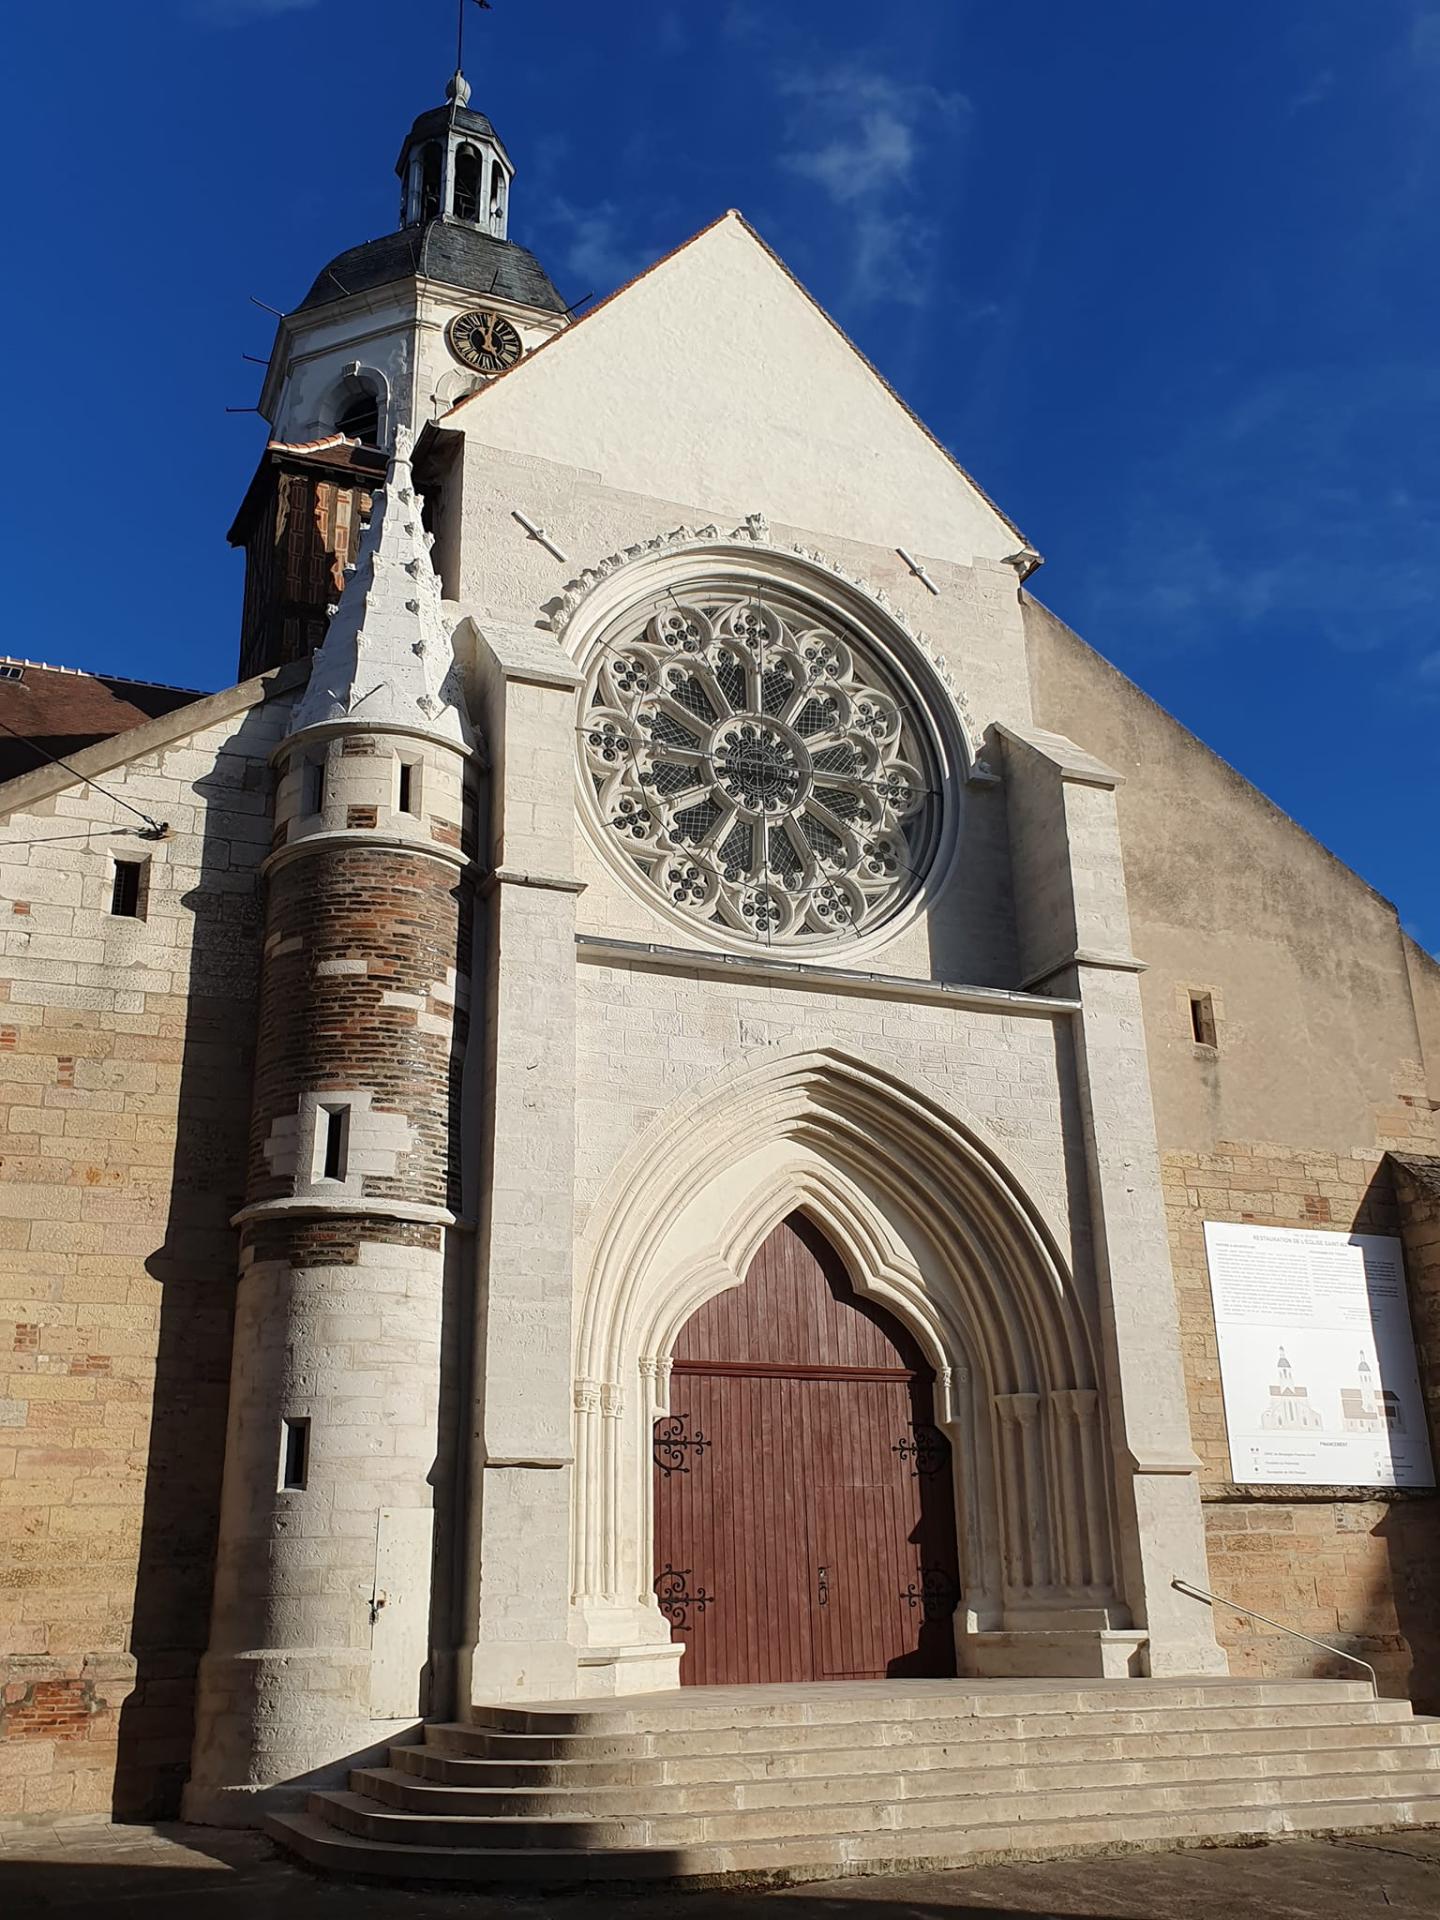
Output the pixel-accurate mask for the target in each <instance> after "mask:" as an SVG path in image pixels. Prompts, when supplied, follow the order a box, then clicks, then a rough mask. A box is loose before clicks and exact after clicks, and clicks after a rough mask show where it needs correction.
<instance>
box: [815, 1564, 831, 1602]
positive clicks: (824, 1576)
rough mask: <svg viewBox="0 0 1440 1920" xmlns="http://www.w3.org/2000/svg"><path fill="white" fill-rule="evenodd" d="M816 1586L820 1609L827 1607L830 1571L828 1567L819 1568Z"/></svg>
mask: <svg viewBox="0 0 1440 1920" xmlns="http://www.w3.org/2000/svg"><path fill="white" fill-rule="evenodd" d="M817 1584H818V1587H819V1594H820V1604H821V1606H822V1607H828V1606H829V1604H830V1569H829V1568H828V1567H821V1569H820V1573H819V1579H818V1582H817Z"/></svg>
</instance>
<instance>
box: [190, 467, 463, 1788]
mask: <svg viewBox="0 0 1440 1920" xmlns="http://www.w3.org/2000/svg"><path fill="white" fill-rule="evenodd" d="M474 751H475V750H474V746H473V743H472V740H471V735H470V729H469V725H468V722H467V719H466V717H465V711H464V703H463V698H462V696H461V694H460V692H459V688H458V676H457V673H456V669H455V665H454V658H453V651H452V647H451V643H450V640H449V637H448V635H447V632H446V629H445V627H444V624H443V619H442V614H441V607H440V587H439V582H438V580H437V579H436V577H435V574H434V571H433V569H432V567H431V564H430V558H429V541H428V537H427V535H426V534H425V533H424V531H423V530H422V527H421V523H420V504H419V501H418V499H417V498H416V495H415V493H414V489H413V483H412V479H411V474H410V466H409V437H408V435H406V434H403V433H402V435H401V436H400V437H399V438H398V439H397V447H396V452H395V456H394V458H393V460H392V461H391V465H390V471H389V474H388V477H387V480H386V484H385V488H384V490H383V492H382V493H379V494H377V496H376V499H375V504H374V509H373V515H372V519H371V523H370V526H369V528H368V529H367V531H366V534H365V537H364V539H363V541H362V544H361V548H360V552H359V555H358V558H357V561H356V565H355V569H354V572H353V574H352V576H351V578H350V580H349V581H348V583H347V586H346V589H345V593H344V596H343V598H342V600H341V603H340V606H339V609H338V611H337V612H336V614H335V616H334V619H333V620H332V622H331V625H330V629H329V633H328V636H327V638H326V641H325V644H324V646H323V647H322V648H321V650H320V652H319V653H318V655H317V656H316V659H315V662H314V667H313V670H312V674H311V679H310V683H309V687H308V689H307V691H306V692H305V694H304V695H303V696H302V698H301V700H300V702H299V704H298V706H297V708H296V711H295V715H294V719H293V722H292V726H291V730H290V732H289V734H288V735H287V737H286V739H285V740H284V742H283V743H282V745H281V747H280V748H279V750H278V751H277V754H276V771H277V779H278V785H277V793H276V804H275V846H274V850H273V852H272V853H271V855H270V858H269V861H268V863H267V884H268V898H267V907H266V939H265V953H264V977H263V983H262V990H261V1006H260V1019H259V1032H258V1046H257V1060H256V1069H255V1097H254V1109H253V1116H252V1124H251V1143H250V1164H249V1181H248V1189H247V1195H246V1204H245V1206H244V1208H243V1209H242V1211H241V1213H240V1215H239V1217H238V1218H239V1224H240V1227H241V1251H240V1270H239V1284H238V1291H237V1296H236V1315H235V1336H234V1352H233V1360H232V1371H231V1388H230V1415H229V1429H228V1436H227V1442H226V1459H225V1483H224V1494H223V1501H222V1510H221V1523H220V1544H219V1552H218V1560H217V1567H216V1576H215V1598H214V1610H213V1616H212V1623H211V1639H210V1647H209V1651H208V1653H207V1655H206V1657H205V1660H204V1662H203V1664H202V1668H201V1689H200V1700H199V1708H198V1716H197V1733H196V1743H195V1753H194V1763H193V1772H192V1779H191V1784H190V1786H189V1788H188V1790H187V1797H186V1812H187V1816H188V1817H189V1818H191V1819H199V1820H204V1821H210V1822H221V1823H232V1822H244V1821H247V1820H250V1819H253V1818H254V1805H255V1797H256V1795H257V1794H267V1796H268V1797H271V1798H273V1797H277V1795H276V1790H277V1789H284V1788H285V1787H286V1786H287V1785H290V1786H292V1787H294V1786H298V1783H300V1782H302V1781H304V1780H305V1779H306V1778H307V1776H308V1777H309V1778H311V1779H314V1778H315V1777H317V1776H323V1775H324V1774H325V1773H326V1772H327V1770H334V1769H335V1768H336V1767H337V1765H339V1764H340V1763H343V1762H344V1761H345V1760H346V1758H347V1757H349V1756H352V1755H354V1754H356V1753H359V1752H363V1751H364V1750H366V1749H367V1748H370V1747H373V1746H375V1745H376V1744H377V1743H379V1742H382V1741H383V1740H384V1739H386V1738H387V1737H388V1736H391V1735H393V1734H394V1732H395V1731H396V1730H397V1729H399V1728H401V1727H405V1726H408V1725H412V1724H413V1723H414V1722H415V1721H416V1720H417V1719H418V1718H419V1717H420V1715H421V1714H422V1713H423V1712H424V1711H425V1709H426V1707H427V1706H428V1704H429V1701H430V1695H431V1689H432V1683H433V1674H432V1662H433V1656H432V1653H431V1646H432V1640H433V1638H434V1636H433V1635H432V1631H431V1608H432V1593H431V1588H432V1563H433V1559H434V1549H433V1519H434V1512H433V1506H434V1486H435V1482H436V1479H437V1453H438V1415H439V1401H440V1374H441V1348H442V1341H441V1300H442V1279H443V1272H444V1266H445V1254H446V1235H447V1229H449V1228H450V1227H451V1226H452V1225H453V1224H454V1222H455V1218H456V1213H457V1211H458V1204H459V1203H458V1178H457V1164H456V1161H457V1151H458V1125H457V1124H456V1121H457V1117H458V1108H459V1074H460V1060H461V1052H462V1048H463V1041H464V1028H465V1020H466V1016H465V1012H464V1010H463V1007H458V1008H457V997H458V998H459V999H460V1000H461V1001H463V1000H464V998H465V994H466V986H467V983H468V975H469V966H470V956H469V941H470V933H471V927H472V918H473V914H472V906H471V891H472V881H471V874H470V866H471V859H470V851H469V837H470V836H469V833H468V831H467V830H466V828H465V825H464V823H465V822H466V820H467V811H466V809H467V804H468V799H469V794H468V783H469V780H470V777H471V775H470V764H471V762H472V760H473V759H474ZM440 1611H441V1612H442V1613H443V1611H444V1601H443V1596H442V1597H441V1599H440ZM279 1797H283V1794H281V1795H280V1796H279Z"/></svg>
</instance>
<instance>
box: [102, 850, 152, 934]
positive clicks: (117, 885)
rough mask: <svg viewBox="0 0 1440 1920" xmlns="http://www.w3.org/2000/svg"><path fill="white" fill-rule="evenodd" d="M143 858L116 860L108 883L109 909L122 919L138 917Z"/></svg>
mask: <svg viewBox="0 0 1440 1920" xmlns="http://www.w3.org/2000/svg"><path fill="white" fill-rule="evenodd" d="M144 864H145V863H144V861H143V860H117V861H116V862H115V873H114V877H113V879H112V881H111V883H110V911H111V913H114V914H118V915H119V916H120V918H121V919H122V920H138V919H139V917H140V869H141V868H142V867H143V865H144Z"/></svg>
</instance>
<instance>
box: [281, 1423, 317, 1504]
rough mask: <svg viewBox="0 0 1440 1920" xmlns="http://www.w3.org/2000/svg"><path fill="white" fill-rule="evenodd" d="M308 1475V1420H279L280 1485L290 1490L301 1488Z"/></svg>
mask: <svg viewBox="0 0 1440 1920" xmlns="http://www.w3.org/2000/svg"><path fill="white" fill-rule="evenodd" d="M309 1476H310V1422H309V1421H308V1420H288V1419H287V1420H282V1421H281V1422H280V1485H281V1486H282V1487H283V1488H286V1489H290V1490H298V1489H300V1488H303V1487H304V1485H305V1483H306V1481H307V1480H308V1478H309Z"/></svg>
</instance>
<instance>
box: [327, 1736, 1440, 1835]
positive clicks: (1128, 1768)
mask: <svg viewBox="0 0 1440 1920" xmlns="http://www.w3.org/2000/svg"><path fill="white" fill-rule="evenodd" d="M1436 1771H1440V1745H1433V1744H1432V1745H1429V1746H1424V1747H1419V1748H1415V1747H1402V1748H1386V1747H1372V1748H1366V1747H1349V1748H1341V1749H1328V1748H1327V1749H1320V1750H1309V1751H1305V1752H1301V1753H1274V1752H1271V1753H1249V1754H1234V1755H1229V1756H1216V1755H1213V1754H1203V1755H1195V1756H1192V1757H1189V1758H1180V1759H1166V1760H1152V1759H1138V1760H1117V1761H1112V1762H1109V1763H1105V1762H1095V1761H1071V1760H1058V1761H1056V1762H1054V1763H1051V1764H1043V1763H1041V1764H1030V1765H1025V1766H1003V1765H986V1766H971V1767H949V1766H946V1765H944V1764H939V1765H930V1766H926V1767H924V1768H923V1769H919V1770H916V1771H911V1770H909V1769H908V1768H907V1769H906V1771H904V1772H903V1773H898V1774H895V1775H894V1776H892V1778H891V1779H890V1780H889V1781H888V1782H887V1791H888V1792H890V1793H891V1794H892V1795H893V1796H894V1797H895V1798H896V1799H897V1800H901V1801H906V1800H930V1799H937V1798H947V1799H955V1798H959V1797H962V1796H966V1795H969V1796H974V1795H977V1794H987V1795H988V1794H1007V1793H1062V1792H1065V1791H1068V1790H1070V1789H1072V1788H1078V1787H1082V1786H1089V1787H1095V1788H1102V1787H1104V1788H1109V1787H1142V1786H1143V1787H1163V1786H1170V1785H1174V1784H1176V1783H1183V1782H1186V1781H1199V1782H1202V1783H1203V1782H1208V1781H1211V1780H1217V1779H1218V1780H1230V1781H1247V1780H1262V1779H1264V1778H1266V1777H1268V1776H1271V1775H1279V1776H1282V1777H1300V1776H1304V1775H1315V1776H1320V1777H1338V1776H1340V1775H1342V1774H1352V1773H1357V1774H1364V1775H1367V1776H1369V1775H1372V1774H1374V1773H1376V1772H1383V1773H1398V1772H1404V1773H1406V1774H1407V1775H1408V1774H1421V1773H1431V1772H1436ZM842 1782H843V1784H844V1786H845V1788H846V1789H848V1792H849V1793H850V1794H851V1795H863V1793H864V1788H865V1780H864V1778H863V1777H860V1778H857V1777H856V1776H854V1775H846V1774H838V1773H817V1774H814V1775H811V1776H809V1777H806V1778H800V1779H797V1778H794V1777H789V1778H781V1779H761V1780H740V1781H735V1780H717V1781H709V1782H703V1783H698V1784H691V1785H683V1786H666V1787H665V1788H664V1789H663V1798H664V1805H665V1806H666V1808H667V1809H668V1810H670V1811H671V1812H674V1813H712V1812H721V1811H725V1810H730V1809H733V1810H737V1811H738V1810H742V1809H743V1810H751V1809H755V1808H761V1807H782V1808H795V1807H803V1806H810V1805H823V1806H826V1807H832V1806H834V1804H835V1802H836V1798H837V1794H838V1793H839V1792H840V1790H841V1785H842ZM350 1786H351V1790H352V1791H353V1792H355V1793H357V1794H361V1795H364V1796H367V1797H368V1798H370V1799H372V1800H375V1801H378V1802H380V1803H382V1804H383V1805H384V1806H386V1807H389V1808H395V1809H400V1810H403V1811H405V1812H410V1813H428V1814H464V1815H469V1816H476V1817H481V1818H491V1817H494V1816H497V1815H510V1816H513V1815H525V1814H567V1815H574V1814H580V1815H586V1814H593V1815H607V1814H621V1815H626V1816H631V1817H637V1818H638V1817H643V1816H645V1815H647V1814H649V1813H650V1812H651V1811H653V1809H654V1808H655V1806H656V1804H657V1792H656V1788H655V1786H653V1785H648V1784H646V1785H616V1784H614V1783H607V1784H603V1785H589V1786H585V1785H577V1784H574V1783H570V1782H566V1783H563V1784H559V1785H552V1784H546V1785H522V1786H496V1785H494V1784H493V1783H490V1784H486V1785H483V1786H476V1785H465V1786H457V1785H453V1784H438V1783H435V1782H433V1781H426V1780H423V1779H419V1778H417V1777H416V1776H415V1775H414V1774H412V1773H410V1772H408V1771H406V1770H404V1769H401V1768H398V1767H366V1768H363V1769H359V1770H357V1771H356V1772H354V1773H352V1774H351V1776H350ZM1433 1786H1434V1790H1435V1791H1436V1792H1440V1780H1437V1781H1436V1782H1434V1783H1433Z"/></svg>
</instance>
